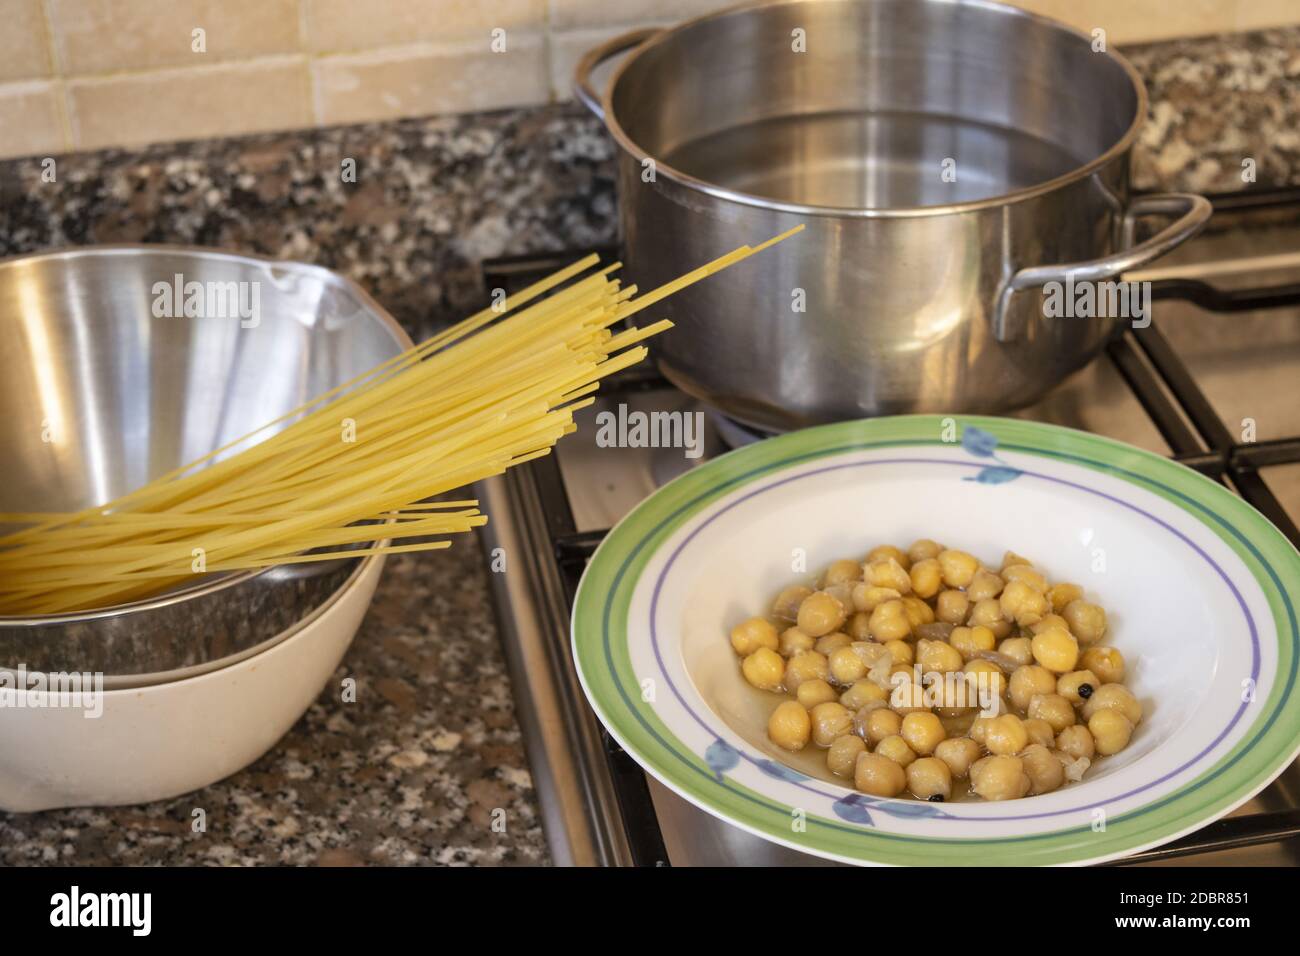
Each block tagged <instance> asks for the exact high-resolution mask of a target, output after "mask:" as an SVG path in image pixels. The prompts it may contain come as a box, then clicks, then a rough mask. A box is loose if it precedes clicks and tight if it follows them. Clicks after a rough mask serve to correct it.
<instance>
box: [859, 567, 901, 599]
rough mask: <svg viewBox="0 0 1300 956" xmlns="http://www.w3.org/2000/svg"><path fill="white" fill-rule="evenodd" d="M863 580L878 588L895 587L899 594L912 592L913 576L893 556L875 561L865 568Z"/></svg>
mask: <svg viewBox="0 0 1300 956" xmlns="http://www.w3.org/2000/svg"><path fill="white" fill-rule="evenodd" d="M862 580H864V581H866V582H867V584H870V585H872V586H874V587H878V588H893V589H894V590H895V591H897V592H898V593H899V594H910V593H911V592H912V578H911V576H910V575H909V574H908V573H907V572H906V571H904V570H903V566H902V565H901V564H899V563H898V562H897V561H896V560H895V559H893V558H885V559H883V560H880V561H873V562H871V563H870V564H868V565H866V566H865V567H864V568H863V572H862Z"/></svg>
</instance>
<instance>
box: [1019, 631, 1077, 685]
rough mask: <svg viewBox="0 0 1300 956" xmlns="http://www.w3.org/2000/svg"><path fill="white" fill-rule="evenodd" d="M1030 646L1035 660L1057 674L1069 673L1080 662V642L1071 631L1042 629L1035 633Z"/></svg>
mask: <svg viewBox="0 0 1300 956" xmlns="http://www.w3.org/2000/svg"><path fill="white" fill-rule="evenodd" d="M1030 646H1031V647H1032V649H1033V652H1034V660H1036V661H1038V663H1040V664H1042V665H1043V666H1044V667H1046V668H1047V669H1048V670H1049V671H1053V672H1055V673H1057V674H1067V673H1069V672H1070V671H1072V670H1074V665H1075V664H1077V663H1079V642H1078V641H1076V640H1075V639H1074V638H1073V637H1072V636H1071V635H1070V632H1069V631H1062V630H1060V629H1059V628H1051V629H1050V630H1046V631H1041V632H1039V633H1038V634H1035V635H1034V637H1033V640H1032V641H1031V642H1030Z"/></svg>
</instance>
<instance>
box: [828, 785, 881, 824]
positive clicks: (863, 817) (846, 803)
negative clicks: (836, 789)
mask: <svg viewBox="0 0 1300 956" xmlns="http://www.w3.org/2000/svg"><path fill="white" fill-rule="evenodd" d="M831 809H833V810H834V811H835V815H836V816H837V817H839V818H840V819H841V820H848V821H849V823H861V824H864V825H865V826H869V827H870V826H875V824H874V823H872V821H871V814H870V813H869V812H868V811H867V808H866V806H865V805H864V802H863V799H862V797H861V796H859V795H858V794H856V793H853V794H849V796H847V797H842V798H840V799H839V800H836V801H835V803H833V804H832V805H831Z"/></svg>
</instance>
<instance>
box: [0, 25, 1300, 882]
mask: <svg viewBox="0 0 1300 956" xmlns="http://www.w3.org/2000/svg"><path fill="white" fill-rule="evenodd" d="M1126 52H1127V53H1128V54H1129V55H1130V57H1131V58H1132V60H1133V62H1134V64H1135V65H1136V66H1137V68H1138V70H1139V71H1140V72H1141V73H1142V74H1143V76H1144V77H1145V78H1146V80H1147V84H1148V87H1149V90H1150V93H1151V100H1152V105H1151V118H1152V121H1151V122H1150V123H1149V124H1148V126H1147V128H1146V130H1145V132H1144V134H1143V136H1142V139H1141V142H1140V144H1139V146H1138V148H1137V149H1136V151H1135V155H1134V182H1135V185H1136V186H1137V187H1138V188H1140V189H1146V190H1151V189H1188V190H1195V191H1215V192H1218V191H1228V190H1234V189H1241V188H1243V186H1244V185H1246V184H1244V183H1243V182H1242V179H1241V168H1242V167H1241V160H1242V159H1243V158H1253V159H1254V160H1255V166H1256V174H1257V181H1256V183H1254V184H1253V185H1254V187H1255V188H1259V187H1266V186H1283V185H1300V83H1298V82H1297V78H1300V28H1295V29H1283V30H1272V31H1262V32H1260V33H1256V34H1244V35H1238V36H1231V37H1210V38H1203V39H1196V40H1185V41H1178V42H1173V43H1163V44H1153V45H1149V46H1143V47H1135V48H1132V49H1130V50H1127V51H1126ZM346 159H354V160H355V161H356V168H357V181H356V182H355V183H345V182H343V180H342V177H341V175H340V170H341V164H342V163H343V162H344V160H346ZM613 159H614V148H613V144H612V143H611V141H610V140H609V138H608V137H607V136H606V135H605V134H604V133H603V131H602V130H601V128H600V125H599V124H598V123H597V122H596V121H595V120H594V119H592V118H591V117H590V116H588V115H586V114H585V113H584V112H583V111H582V110H581V108H579V107H577V106H574V105H557V106H548V107H540V108H531V109H523V110H509V111H504V112H497V113H492V114H478V115H467V116H461V117H450V118H435V119H424V120H404V121H399V122H392V123H381V124H370V125H363V126H351V127H344V128H336V129H327V130H314V131H303V132H295V133H285V134H273V135H260V136H252V137H245V138H240V139H232V140H221V141H212V142H203V143H187V144H172V145H162V146H154V147H149V148H146V149H142V150H138V151H123V150H107V151H103V152H97V153H90V154H79V155H71V156H65V157H58V158H57V160H56V167H55V170H56V180H55V181H54V182H45V181H43V180H42V175H41V174H42V164H41V162H40V159H39V158H37V159H26V160H22V159H20V160H11V161H7V162H3V163H0V255H12V254H19V253H24V252H30V251H35V250H41V249H49V248H57V247H61V246H67V245H81V244H89V243H134V242H166V243H186V244H194V245H205V246H218V247H223V248H226V249H232V250H236V251H241V252H249V253H257V254H261V255H266V256H272V257H277V258H289V259H297V260H302V261H306V262H314V263H318V264H320V265H323V266H327V267H329V268H332V269H336V270H338V271H339V272H342V273H344V274H345V275H347V276H349V277H351V278H352V279H355V280H356V281H358V282H360V283H361V284H362V285H363V286H365V287H366V288H367V289H368V290H369V291H370V292H371V293H372V294H373V295H374V296H375V298H376V299H378V300H379V301H380V302H381V303H382V304H383V305H384V306H385V307H386V308H388V310H389V311H390V312H392V313H393V315H394V316H396V317H397V319H398V320H399V321H400V322H401V323H402V324H403V325H404V326H406V328H407V329H408V330H409V331H410V332H411V334H412V335H413V336H414V337H415V338H417V339H419V338H421V337H423V336H424V335H425V334H427V333H428V332H429V331H430V330H431V329H433V328H435V327H437V326H440V325H443V324H445V323H446V322H448V321H450V320H452V319H455V318H458V317H460V316H462V315H464V314H465V313H467V312H469V311H472V310H474V309H476V308H479V307H481V305H482V303H483V302H484V299H485V294H484V290H483V289H482V288H481V282H480V280H479V263H480V262H481V261H482V260H483V259H485V258H492V257H496V256H502V255H515V254H526V253H536V252H542V251H560V250H573V249H585V248H590V247H596V246H601V245H608V244H610V243H611V242H613V241H614V240H615V237H616V219H617V209H616V204H615V196H614V169H613ZM485 577H486V576H485V572H484V569H483V562H482V556H481V554H480V553H479V550H478V545H477V543H476V541H475V540H474V539H473V538H470V537H465V538H462V539H461V540H458V541H457V542H456V543H455V545H454V546H453V547H452V548H451V549H450V550H448V551H441V552H429V553H425V554H418V555H400V556H396V557H394V558H392V559H390V561H389V564H388V568H387V570H386V571H385V573H384V577H383V580H382V582H381V584H380V587H379V590H378V592H377V594H376V596H375V600H374V603H373V605H372V606H371V609H370V611H369V613H368V615H367V616H366V619H365V621H364V622H363V624H362V626H361V630H360V631H359V633H358V634H357V638H356V641H355V642H354V644H353V646H352V648H351V650H350V651H349V652H348V654H347V656H346V657H345V658H344V661H343V663H342V665H341V666H340V668H339V671H338V673H337V674H336V675H335V678H336V679H335V680H333V681H331V684H330V687H329V688H327V689H326V691H325V692H323V693H322V695H321V697H320V698H319V699H318V700H317V701H316V703H315V704H314V705H313V706H312V707H311V709H310V710H309V711H308V713H307V715H306V716H305V717H304V718H303V719H302V720H301V721H300V722H299V723H298V724H297V726H295V728H294V729H293V731H292V732H291V733H290V734H289V735H288V736H287V737H286V738H285V739H284V740H282V741H281V742H280V743H279V744H278V745H277V746H276V747H274V748H273V749H272V750H271V752H270V753H268V754H267V755H266V756H264V757H262V758H261V759H260V760H258V761H257V762H256V763H255V764H254V765H253V766H251V767H249V768H248V769H246V770H244V771H242V772H241V773H238V774H236V775H235V776H233V777H231V778H229V779H228V780H225V781H222V782H221V783H219V784H216V785H214V786H211V787H208V788H207V789H205V790H203V791H200V792H198V793H195V794H189V795H186V796H184V797H180V798H177V799H175V800H170V801H166V802H163V803H159V804H153V805H149V806H143V807H122V808H111V809H92V810H60V811H51V812H45V813H36V814H27V815H6V814H0V864H16V863H43V862H65V863H80V864H95V863H99V864H108V863H130V864H158V863H172V864H174V863H197V864H216V865H225V864H276V863H303V864H310V863H324V864H353V863H355V864H367V863H380V864H412V863H507V864H509V863H524V864H531V863H543V862H546V861H547V851H546V845H545V840H544V837H543V834H542V831H541V826H540V823H539V820H538V813H537V806H536V800H535V796H534V793H533V789H532V782H531V777H530V775H529V770H528V765H527V761H526V759H525V755H524V750H523V745H522V741H521V739H520V732H519V729H518V724H517V721H516V718H515V714H514V709H513V700H512V695H511V691H510V687H509V682H508V678H507V676H506V673H505V664H504V660H503V657H502V653H501V649H500V646H499V644H498V641H497V636H496V628H495V623H494V621H493V618H492V612H491V607H490V604H489V599H488V588H487V582H486V580H485ZM349 676H350V677H355V678H356V679H357V682H358V687H359V696H358V700H357V703H356V704H350V705H346V706H345V705H343V704H341V702H339V700H338V695H337V693H336V689H337V687H338V686H339V684H338V682H339V681H341V680H342V679H343V678H344V677H349ZM196 745H198V744H196ZM200 807H201V808H203V809H204V810H205V812H206V817H207V830H206V832H205V833H201V834H200V833H193V832H192V831H191V829H190V821H191V813H192V811H193V809H195V808H200ZM497 809H502V810H504V811H505V817H504V819H505V823H506V825H505V829H504V832H497V831H498V829H499V828H494V827H493V826H492V822H493V819H494V812H493V811H495V810H497ZM495 816H496V817H497V818H500V815H499V814H498V815H495Z"/></svg>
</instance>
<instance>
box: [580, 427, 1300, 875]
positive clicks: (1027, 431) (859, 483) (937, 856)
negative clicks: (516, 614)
mask: <svg viewBox="0 0 1300 956" xmlns="http://www.w3.org/2000/svg"><path fill="white" fill-rule="evenodd" d="M953 425H954V420H953V419H941V418H938V417H928V416H913V417H901V418H888V419H875V420H872V421H865V422H850V423H844V424H840V425H831V426H826V427H823V428H816V429H809V430H807V431H803V432H797V433H792V434H789V435H784V436H782V437H780V438H776V439H772V440H769V441H766V442H762V443H760V444H757V445H753V446H750V447H748V448H744V449H741V450H739V451H736V452H733V453H731V454H729V455H726V456H723V457H722V458H720V459H718V460H716V461H714V462H711V463H710V464H708V465H706V466H704V467H702V468H699V469H697V470H695V471H693V472H691V473H689V474H687V475H685V476H683V477H682V478H680V479H678V480H677V481H675V482H673V483H671V484H670V485H667V486H665V487H664V488H663V489H661V490H660V491H659V492H657V493H656V494H655V495H653V496H651V497H650V498H649V499H647V500H646V501H645V502H644V503H643V504H642V505H641V506H639V507H638V508H637V509H636V510H635V511H634V512H632V513H631V514H630V515H629V516H628V517H627V518H626V519H625V520H624V521H623V522H622V523H620V524H619V526H618V527H617V528H616V529H615V530H614V531H613V532H612V533H611V534H610V535H609V537H608V538H607V539H606V541H605V542H604V543H603V544H602V546H601V548H600V549H599V551H598V552H597V553H596V555H595V557H594V558H593V559H592V562H591V565H590V566H589V568H588V570H587V573H586V575H585V576H584V578H583V582H582V585H581V587H580V589H579V592H578V596H577V601H576V605H575V610H574V617H573V643H574V653H575V657H576V659H577V663H578V668H579V673H580V675H581V677H582V681H583V685H584V687H585V689H586V691H587V695H588V698H589V699H590V701H591V703H592V705H593V706H594V707H595V709H596V711H597V713H598V714H599V715H600V717H601V719H602V720H603V721H604V723H605V725H606V726H607V727H608V728H609V730H610V732H611V733H612V734H613V735H614V736H615V737H616V738H617V739H618V740H619V742H620V743H621V744H622V745H623V746H624V747H625V748H626V749H627V750H628V752H629V753H630V754H631V755H632V756H633V757H634V758H636V759H637V760H638V761H639V762H640V763H641V764H642V766H644V767H645V768H646V769H647V770H648V771H650V772H651V773H652V774H654V775H655V776H656V777H658V778H659V779H660V780H661V781H662V782H663V783H664V784H666V785H667V786H668V787H670V788H671V789H673V790H674V791H676V792H677V793H679V794H680V795H682V796H683V797H685V798H686V799H688V800H690V801H692V802H693V803H696V804H697V805H699V806H701V807H703V808H704V809H706V810H708V811H710V812H711V813H714V814H716V815H718V816H720V817H722V818H723V819H726V820H728V821H730V822H732V823H734V824H736V825H737V826H740V827H742V828H744V829H746V830H749V831H751V832H754V833H757V834H759V835H760V836H763V837H766V838H768V839H772V840H774V841H776V842H779V843H783V844H785V845H788V846H792V847H794V848H796V849H799V850H802V851H805V852H808V853H813V854H817V855H820V856H825V857H830V858H834V859H839V860H845V861H850V862H858V863H972V864H997V863H1014V864H1026V863H1082V862H1097V861H1100V860H1105V859H1111V858H1114V857H1118V856H1123V855H1126V854H1128V853H1132V852H1134V851H1136V850H1139V849H1143V848H1145V847H1149V846H1152V845H1155V844H1158V843H1162V842H1166V841H1168V840H1171V839H1174V838H1176V837H1178V836H1180V835H1182V834H1184V833H1187V832H1189V831H1191V830H1194V829H1196V828H1198V827H1200V826H1203V825H1205V824H1206V823H1208V822H1210V821H1211V820H1214V819H1216V818H1217V817H1219V816H1222V815H1223V814H1224V813H1227V812H1228V811H1229V810H1231V809H1232V808H1233V807H1235V806H1237V805H1238V804H1240V803H1242V802H1244V801H1245V800H1247V799H1249V797H1251V796H1252V795H1253V794H1255V793H1256V792H1258V791H1259V790H1260V789H1262V788H1263V787H1264V786H1266V785H1267V784H1268V782H1269V781H1271V780H1272V779H1273V778H1274V777H1275V776H1276V775H1277V774H1278V773H1280V772H1281V770H1282V769H1283V768H1285V767H1286V765H1287V764H1288V763H1289V762H1290V761H1291V760H1292V759H1293V758H1294V757H1295V755H1296V753H1297V750H1298V749H1300V707H1297V701H1296V677H1297V674H1296V666H1297V625H1296V609H1295V606H1294V603H1293V600H1292V598H1291V595H1293V594H1300V555H1297V554H1296V551H1295V549H1294V548H1293V547H1292V546H1291V545H1290V543H1289V542H1287V541H1286V539H1285V538H1284V537H1283V536H1282V535H1281V534H1280V533H1279V532H1278V531H1277V530H1276V529H1275V528H1273V526H1272V525H1270V524H1269V523H1268V522H1267V521H1266V520H1265V519H1264V518H1263V517H1262V516H1261V515H1259V514H1258V513H1257V512H1255V511H1254V510H1253V509H1251V508H1250V507H1249V506H1248V505H1246V504H1245V503H1244V502H1242V501H1241V500H1240V499H1238V498H1236V497H1235V496H1234V495H1232V494H1231V493H1230V492H1228V491H1227V490H1226V489H1225V488H1223V487H1222V486H1220V485H1218V484H1216V483H1215V482H1212V481H1210V480H1208V479H1206V478H1204V477H1202V476H1200V475H1198V474H1196V473H1195V472H1192V471H1190V470H1189V469H1187V468H1184V467H1182V466H1180V465H1177V464H1174V463H1172V462H1170V461H1168V460H1166V459H1163V458H1160V457H1158V456H1155V455H1151V454H1149V453H1147V452H1143V451H1141V450H1139V449H1136V448H1132V447H1130V446H1127V445H1122V444H1119V443H1117V442H1112V441H1109V440H1107V439H1103V438H1099V437H1096V436H1093V435H1088V434H1085V433H1082V432H1075V431H1071V430H1068V429H1062V428H1056V427H1053V426H1047V425H1040V424H1036V423H1030V422H1022V421H1014V420H1009V419H987V418H962V419H960V420H959V427H958V429H957V430H956V431H955V433H954V431H953ZM945 438H947V439H949V440H947V441H945ZM954 438H959V439H960V440H953V439H954ZM921 537H932V538H936V539H939V540H942V541H943V542H944V543H945V544H947V545H948V546H950V547H958V548H961V549H963V550H966V551H970V552H972V553H974V554H976V555H979V556H982V557H983V558H984V559H985V560H998V559H999V558H1000V556H1001V555H1002V552H1003V551H1004V550H1007V549H1011V550H1014V551H1016V552H1018V553H1021V554H1025V555H1027V556H1029V557H1030V558H1032V559H1033V560H1034V561H1035V563H1036V564H1037V565H1038V566H1039V567H1041V568H1042V569H1043V570H1045V571H1046V572H1047V573H1048V574H1049V576H1050V577H1051V578H1052V579H1053V580H1067V581H1074V582H1077V583H1079V584H1081V585H1083V587H1084V589H1085V591H1086V593H1087V594H1088V596H1089V598H1090V599H1092V600H1095V601H1097V602H1098V603H1100V604H1102V605H1103V606H1104V607H1106V609H1107V611H1108V616H1109V621H1110V630H1109V634H1110V636H1109V637H1108V638H1107V643H1108V644H1112V645H1113V646H1116V647H1118V648H1119V649H1120V650H1122V651H1123V652H1124V654H1125V657H1126V658H1127V660H1128V661H1129V662H1130V664H1131V667H1130V674H1129V676H1128V677H1127V678H1126V683H1127V684H1128V685H1129V687H1130V688H1131V689H1132V690H1133V691H1134V693H1136V694H1137V696H1138V698H1139V699H1140V700H1141V701H1142V702H1143V705H1144V708H1145V716H1144V719H1143V721H1142V723H1141V724H1140V725H1139V727H1138V730H1137V732H1136V733H1135V735H1134V739H1133V742H1132V743H1131V745H1130V746H1129V747H1128V748H1127V749H1126V750H1124V751H1123V752H1122V753H1120V754H1117V755H1115V756H1113V757H1111V758H1107V759H1105V760H1102V761H1100V762H1099V763H1098V765H1097V766H1096V767H1094V768H1093V769H1092V770H1090V771H1089V773H1088V775H1087V777H1086V778H1085V779H1084V780H1083V781H1082V782H1081V783H1078V784H1075V785H1071V786H1067V787H1065V788H1063V789H1061V790H1058V791H1056V792H1053V793H1050V794H1044V795H1041V796H1037V797H1032V798H1027V799H1022V800H1016V801H1008V802H1001V803H985V802H978V801H976V802H964V801H963V802H953V803H947V804H931V803H922V802H919V801H914V800H889V799H881V798H875V797H870V796H867V795H865V794H861V793H857V792H855V791H853V790H852V789H851V788H849V787H847V786H846V785H845V783H844V782H843V781H840V780H838V779H837V778H834V777H832V776H830V775H829V773H827V772H826V770H825V767H824V762H823V761H820V760H818V759H817V758H818V757H819V756H820V755H819V754H801V755H796V756H795V757H793V758H792V757H791V755H790V754H788V753H785V752H784V751H781V750H779V749H778V748H776V747H775V746H774V745H772V744H771V743H770V742H769V741H768V739H767V735H766V721H767V715H768V714H769V713H770V711H771V708H772V705H773V703H774V702H775V698H774V697H770V696H766V695H763V694H760V693H758V692H756V691H755V690H754V689H753V688H751V687H749V686H748V685H747V684H746V683H745V682H744V680H743V678H742V677H741V675H740V673H739V668H738V666H737V659H736V657H735V655H734V653H733V652H732V650H731V648H730V645H729V643H728V641H727V632H728V631H729V630H730V628H731V627H732V626H733V625H734V624H736V623H738V622H739V621H741V620H743V619H745V618H746V617H749V616H752V615H753V614H755V613H759V612H760V609H763V608H765V607H766V606H767V605H768V603H769V602H770V600H771V598H772V595H773V594H775V593H776V592H777V591H778V590H780V588H781V587H783V586H784V585H786V584H789V583H791V582H793V581H795V580H797V579H799V578H800V577H801V576H800V575H799V574H798V573H796V572H795V571H792V567H798V566H799V561H800V560H801V559H802V560H803V561H804V562H806V567H807V573H806V574H804V575H803V576H802V577H803V578H804V579H805V580H807V579H809V578H811V576H812V574H814V573H816V572H817V571H819V570H820V569H821V568H823V567H825V565H826V564H828V563H829V562H830V561H832V560H834V559H836V558H839V557H843V556H845V555H853V554H859V553H865V551H866V550H867V549H868V548H869V547H871V546H874V545H876V544H880V543H894V544H899V545H902V546H906V545H907V543H908V542H910V541H912V540H915V539H916V538H921Z"/></svg>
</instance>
